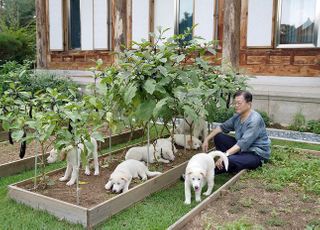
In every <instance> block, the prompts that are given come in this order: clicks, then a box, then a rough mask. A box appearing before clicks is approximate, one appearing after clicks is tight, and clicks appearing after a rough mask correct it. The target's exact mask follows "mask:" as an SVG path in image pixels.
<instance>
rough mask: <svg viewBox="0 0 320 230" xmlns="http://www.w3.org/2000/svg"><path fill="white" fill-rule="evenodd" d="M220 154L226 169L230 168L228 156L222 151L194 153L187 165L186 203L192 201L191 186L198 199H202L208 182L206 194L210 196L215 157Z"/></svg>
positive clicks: (185, 182)
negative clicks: (202, 193)
mask: <svg viewBox="0 0 320 230" xmlns="http://www.w3.org/2000/svg"><path fill="white" fill-rule="evenodd" d="M216 156H220V157H222V159H223V162H224V165H225V168H226V170H228V166H229V160H228V157H227V156H226V155H225V154H224V153H223V152H220V151H212V152H209V153H208V154H207V153H199V154H196V155H194V156H193V157H192V158H191V159H190V160H189V163H188V165H187V167H186V173H185V181H184V192H185V201H184V203H185V204H190V203H191V187H193V189H194V191H195V197H196V201H197V202H200V201H201V190H202V187H203V186H204V185H205V184H206V183H208V190H207V191H206V192H205V193H204V195H206V196H209V195H210V194H211V192H212V189H213V186H214V168H215V163H214V157H216Z"/></svg>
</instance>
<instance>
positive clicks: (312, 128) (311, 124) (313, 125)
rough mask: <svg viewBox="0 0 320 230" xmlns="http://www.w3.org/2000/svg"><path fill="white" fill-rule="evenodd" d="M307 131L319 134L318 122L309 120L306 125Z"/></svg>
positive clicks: (319, 123) (319, 125)
mask: <svg viewBox="0 0 320 230" xmlns="http://www.w3.org/2000/svg"><path fill="white" fill-rule="evenodd" d="M307 131H309V132H312V133H317V134H320V120H318V121H316V120H310V121H308V123H307Z"/></svg>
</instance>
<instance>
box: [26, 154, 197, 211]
mask: <svg viewBox="0 0 320 230" xmlns="http://www.w3.org/2000/svg"><path fill="white" fill-rule="evenodd" d="M196 152H200V150H187V151H186V153H184V149H178V153H176V154H175V156H176V158H175V160H174V162H170V163H169V164H164V163H154V164H150V166H149V169H150V171H160V172H165V171H168V170H169V169H171V168H173V167H175V166H177V165H179V164H181V163H183V162H185V161H187V160H189V159H190V158H191V157H192V156H193V155H194V154H195V153H196ZM124 156H125V153H124V152H123V151H121V152H120V153H117V154H112V155H107V156H104V157H100V159H99V161H100V162H99V163H100V166H102V167H100V175H99V176H93V175H90V176H86V175H85V174H84V170H83V169H82V170H81V172H80V178H79V180H80V183H81V185H80V205H81V206H83V207H87V208H90V207H93V206H95V205H97V204H99V203H101V202H104V201H106V200H108V199H110V198H112V197H114V196H116V195H117V194H113V193H111V192H110V191H107V190H105V188H104V186H105V184H106V183H107V180H108V179H109V177H110V175H111V173H112V172H113V170H114V169H115V168H116V166H117V165H118V164H119V163H121V162H122V161H123V160H124ZM91 172H92V173H93V170H91ZM63 175H64V171H61V172H59V173H57V174H55V175H53V176H50V179H51V180H53V181H54V185H51V186H48V188H47V189H45V190H37V191H36V192H37V193H40V194H43V195H45V196H48V197H52V198H55V199H59V200H62V201H66V202H68V203H72V204H76V185H73V186H71V187H69V186H67V185H66V182H60V181H59V178H60V177H62V176H63ZM140 183H142V181H141V180H139V179H136V180H134V181H133V182H131V184H130V188H133V187H134V186H137V185H138V184H140ZM21 187H22V188H24V189H28V190H31V191H32V190H33V184H32V182H30V183H29V184H27V185H23V186H21Z"/></svg>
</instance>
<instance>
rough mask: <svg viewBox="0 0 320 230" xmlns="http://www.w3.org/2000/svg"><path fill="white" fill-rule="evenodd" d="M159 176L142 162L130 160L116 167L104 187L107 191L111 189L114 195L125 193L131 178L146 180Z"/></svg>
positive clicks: (158, 173)
mask: <svg viewBox="0 0 320 230" xmlns="http://www.w3.org/2000/svg"><path fill="white" fill-rule="evenodd" d="M160 174H161V172H150V171H149V169H148V168H147V166H145V165H144V163H143V162H141V161H137V160H133V159H130V160H126V161H123V162H122V163H120V164H119V165H118V166H117V167H116V169H115V170H114V171H113V173H112V174H111V176H110V178H109V181H108V183H107V184H106V185H105V186H104V187H105V189H107V190H110V189H111V188H112V192H114V193H120V192H121V191H122V192H126V191H128V189H129V185H130V183H131V180H132V178H138V177H140V178H141V179H142V180H147V177H153V176H157V175H160Z"/></svg>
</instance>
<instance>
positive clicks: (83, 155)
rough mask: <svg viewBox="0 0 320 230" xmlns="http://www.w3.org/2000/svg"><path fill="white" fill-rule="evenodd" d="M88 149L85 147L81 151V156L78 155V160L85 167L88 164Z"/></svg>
mask: <svg viewBox="0 0 320 230" xmlns="http://www.w3.org/2000/svg"><path fill="white" fill-rule="evenodd" d="M87 156H88V149H87V147H85V148H83V151H81V154H80V159H81V164H82V165H86V164H87V162H88V157H87Z"/></svg>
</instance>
